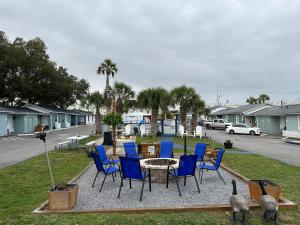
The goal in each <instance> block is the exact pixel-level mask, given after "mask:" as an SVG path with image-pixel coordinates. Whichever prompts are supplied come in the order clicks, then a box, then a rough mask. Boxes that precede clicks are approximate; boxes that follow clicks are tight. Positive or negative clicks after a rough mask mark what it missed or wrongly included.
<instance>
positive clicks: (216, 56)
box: [0, 0, 300, 105]
mask: <svg viewBox="0 0 300 225" xmlns="http://www.w3.org/2000/svg"><path fill="white" fill-rule="evenodd" d="M299 24H300V1H296V0H282V1H275V0H274V1H269V0H259V1H258V0H251V1H249V0H245V1H243V0H236V1H234V0H223V1H218V0H213V1H211V0H207V1H200V0H195V1H186V0H181V1H175V0H168V1H163V0H157V1H156V0H151V1H150V0H147V1H146V0H145V1H141V0H135V1H125V0H118V1H116V0H94V1H80V2H79V1H67V0H63V1H61V0H57V1H54V0H48V1H46V0H45V1H37V0H36V1H34V0H26V1H24V0H20V1H16V0H6V1H4V0H0V30H3V31H4V32H5V33H6V34H7V36H8V37H9V39H10V40H13V39H14V38H15V37H17V36H19V37H23V38H24V39H26V40H28V39H30V38H34V37H40V38H42V39H43V40H44V41H45V43H46V45H47V47H48V53H49V55H50V57H51V59H52V60H53V61H55V62H56V63H57V64H58V65H62V66H64V67H66V68H68V71H69V72H70V73H72V74H74V75H76V76H78V77H80V78H85V79H87V80H88V81H89V83H90V85H91V88H92V90H103V88H104V85H105V77H104V76H101V77H100V76H99V75H97V74H96V69H97V66H98V65H99V63H100V62H102V61H103V60H104V59H105V58H112V60H113V61H114V62H115V63H116V64H117V66H118V68H119V72H118V74H117V75H116V76H115V78H114V79H112V82H114V81H124V82H126V83H128V84H130V85H131V86H132V87H133V88H134V89H135V90H137V91H138V90H141V89H143V88H147V87H154V86H158V85H160V86H163V87H165V88H168V89H171V88H173V87H175V86H179V85H181V84H186V85H191V86H193V87H194V88H195V89H196V90H197V92H198V93H199V94H200V95H201V96H202V97H203V98H204V99H205V100H206V102H207V103H209V104H211V105H213V104H214V103H215V102H216V97H217V94H216V92H217V88H218V89H219V91H220V93H221V99H220V100H221V102H225V101H226V100H229V101H230V102H232V103H245V99H246V98H247V97H248V96H251V95H252V96H258V95H259V94H260V93H263V92H264V93H267V94H269V95H270V96H271V100H273V102H275V103H276V102H278V101H280V100H282V99H283V100H286V101H288V102H293V101H294V100H296V99H299V98H300V25H299Z"/></svg>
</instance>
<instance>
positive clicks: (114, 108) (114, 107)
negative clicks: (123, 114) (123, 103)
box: [111, 97, 117, 112]
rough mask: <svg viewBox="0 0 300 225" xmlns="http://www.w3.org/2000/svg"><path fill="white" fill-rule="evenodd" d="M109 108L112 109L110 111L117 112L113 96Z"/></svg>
mask: <svg viewBox="0 0 300 225" xmlns="http://www.w3.org/2000/svg"><path fill="white" fill-rule="evenodd" d="M111 110H112V112H117V102H116V99H115V98H114V97H113V98H112V100H111Z"/></svg>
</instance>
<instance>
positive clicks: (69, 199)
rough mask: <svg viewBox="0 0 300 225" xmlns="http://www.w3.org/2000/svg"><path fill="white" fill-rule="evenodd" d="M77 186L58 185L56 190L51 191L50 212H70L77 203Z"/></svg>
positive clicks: (49, 197) (49, 195)
mask: <svg viewBox="0 0 300 225" xmlns="http://www.w3.org/2000/svg"><path fill="white" fill-rule="evenodd" d="M77 193H78V185H77V184H62V185H57V186H56V187H55V189H54V190H53V189H52V190H51V191H49V193H48V199H49V210H70V209H73V208H74V207H75V205H76V203H77Z"/></svg>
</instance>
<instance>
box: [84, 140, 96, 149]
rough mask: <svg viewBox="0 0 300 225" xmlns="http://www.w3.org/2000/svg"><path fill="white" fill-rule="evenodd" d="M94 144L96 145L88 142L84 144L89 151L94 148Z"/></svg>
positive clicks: (94, 142)
mask: <svg viewBox="0 0 300 225" xmlns="http://www.w3.org/2000/svg"><path fill="white" fill-rule="evenodd" d="M96 144H97V142H96V141H90V142H88V143H86V144H85V146H86V147H88V148H89V149H91V148H93V147H95V146H96Z"/></svg>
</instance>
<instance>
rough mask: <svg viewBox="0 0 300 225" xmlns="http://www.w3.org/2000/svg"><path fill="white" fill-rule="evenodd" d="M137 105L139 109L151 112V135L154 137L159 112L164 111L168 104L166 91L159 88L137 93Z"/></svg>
mask: <svg viewBox="0 0 300 225" xmlns="http://www.w3.org/2000/svg"><path fill="white" fill-rule="evenodd" d="M137 103H138V106H139V107H140V108H142V109H146V110H151V135H156V134H157V119H158V114H159V110H166V109H167V108H168V105H169V103H170V96H169V93H168V91H167V90H165V89H164V88H161V87H157V88H148V89H146V90H143V91H142V92H140V93H139V95H138V97H137Z"/></svg>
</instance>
